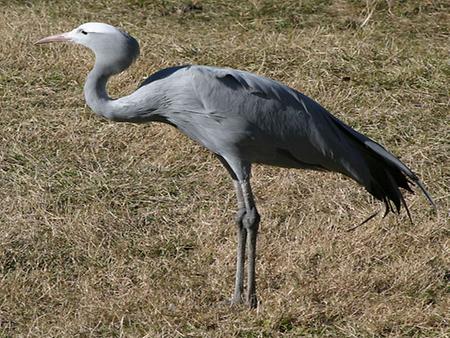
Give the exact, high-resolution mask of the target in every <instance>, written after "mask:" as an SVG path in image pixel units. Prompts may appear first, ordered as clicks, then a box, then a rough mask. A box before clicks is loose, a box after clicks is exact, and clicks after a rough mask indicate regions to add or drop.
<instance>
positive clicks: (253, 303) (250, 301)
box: [246, 294, 258, 309]
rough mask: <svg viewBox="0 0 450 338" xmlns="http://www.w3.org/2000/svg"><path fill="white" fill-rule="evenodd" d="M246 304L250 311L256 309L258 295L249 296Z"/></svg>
mask: <svg viewBox="0 0 450 338" xmlns="http://www.w3.org/2000/svg"><path fill="white" fill-rule="evenodd" d="M246 304H247V305H248V307H249V308H250V309H256V308H257V307H258V299H257V297H256V294H252V295H247V301H246Z"/></svg>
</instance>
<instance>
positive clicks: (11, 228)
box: [0, 0, 450, 338]
mask: <svg viewBox="0 0 450 338" xmlns="http://www.w3.org/2000/svg"><path fill="white" fill-rule="evenodd" d="M89 21H100V22H107V23H110V24H113V25H117V26H120V27H122V28H124V29H125V30H127V31H128V32H129V33H130V34H132V35H133V36H134V37H136V38H137V40H138V41H139V42H140V45H141V57H140V58H139V60H138V61H137V62H136V64H134V65H133V66H132V67H131V68H130V69H129V70H128V71H127V72H125V73H123V74H121V75H119V76H116V77H115V78H114V79H113V80H112V81H111V83H110V86H109V92H110V95H111V96H113V97H118V96H122V95H126V94H127V93H130V92H132V91H133V90H134V89H135V88H136V86H137V85H138V84H139V83H140V82H141V81H142V80H143V79H144V78H145V77H146V76H148V75H150V74H151V73H152V72H154V71H156V70H158V69H161V68H163V67H166V66H171V65H179V64H186V63H193V64H208V65H218V66H227V67H233V68H239V69H244V70H247V71H252V72H255V73H258V74H261V75H265V76H268V77H271V78H274V79H276V80H279V81H281V82H284V83H286V84H288V85H289V86H291V87H293V88H296V89H298V90H299V91H301V92H303V93H305V94H307V95H308V96H310V97H312V98H314V99H316V100H317V101H318V102H320V103H321V104H322V105H323V106H325V107H326V108H327V109H329V110H330V111H331V112H333V113H334V114H335V115H336V116H338V117H339V118H341V119H342V120H344V121H345V122H346V123H348V124H349V125H351V126H352V127H353V128H355V129H357V130H359V131H361V132H363V133H365V134H366V135H368V136H369V137H371V138H373V139H375V140H377V141H378V142H380V143H382V144H383V145H385V146H386V147H387V148H388V149H389V150H391V151H392V152H393V153H394V154H396V155H397V156H399V157H400V158H401V159H402V160H403V161H404V162H405V163H406V164H408V165H409V166H410V167H411V168H412V169H413V170H414V171H415V172H416V173H417V174H418V175H419V177H421V179H422V180H423V182H424V183H425V185H426V186H427V188H428V189H429V191H430V193H431V195H432V196H433V197H434V199H435V202H436V204H437V206H438V209H437V211H436V212H434V211H433V210H432V209H431V208H430V206H429V205H428V204H427V201H426V199H425V198H424V197H423V195H421V194H420V192H419V191H417V193H416V194H415V195H410V194H408V196H407V203H408V204H409V206H410V210H411V213H412V217H413V224H411V223H410V222H409V220H408V218H407V215H406V213H405V212H402V213H401V214H400V215H398V216H397V215H393V214H390V215H389V216H387V217H386V218H382V217H381V215H379V216H377V217H375V218H374V219H373V220H371V221H370V222H368V223H366V224H364V225H363V226H360V227H357V228H355V229H354V230H351V231H348V230H349V229H350V228H351V227H354V226H355V225H357V224H358V223H360V222H362V221H363V220H364V219H365V218H367V217H368V216H369V215H370V214H371V213H373V212H374V211H376V210H382V208H383V205H382V204H381V203H379V202H377V201H375V200H373V199H372V198H371V197H370V196H369V195H368V194H367V193H366V192H365V191H364V189H362V188H361V187H359V186H357V184H356V183H354V182H353V181H350V180H349V179H346V178H344V177H342V176H340V175H337V174H332V173H318V172H309V171H300V170H286V169H280V168H272V167H267V166H258V165H256V166H255V167H254V169H253V180H252V182H253V187H254V192H255V195H256V200H257V203H258V206H259V211H260V213H261V217H262V222H261V228H260V236H259V242H258V246H259V247H258V250H259V251H258V261H257V283H258V292H259V300H260V301H261V304H260V306H259V308H258V309H257V310H249V309H247V308H246V307H230V306H229V305H227V303H226V301H227V300H228V299H229V298H230V296H231V293H232V289H233V280H234V264H235V246H236V238H235V225H234V222H233V218H234V214H235V211H236V210H235V208H236V206H235V196H234V191H233V186H232V182H231V179H230V178H229V177H228V174H227V173H226V171H225V169H223V167H222V166H221V164H220V163H219V162H218V161H217V159H216V158H215V157H214V156H213V155H212V154H210V153H208V152H207V151H206V150H204V149H203V148H201V147H200V146H199V145H197V144H195V143H194V142H192V141H191V140H189V139H188V138H187V137H185V136H183V135H182V134H181V133H179V132H178V131H177V130H176V129H174V128H172V127H170V126H166V125H162V124H147V125H133V124H126V123H113V122H108V121H105V120H102V119H100V118H98V117H97V116H95V115H94V114H93V113H92V111H91V110H90V109H89V108H88V107H87V106H86V105H85V102H84V98H83V94H82V89H83V84H84V80H85V77H86V75H87V73H88V71H89V69H90V68H91V67H92V64H93V60H94V59H93V56H92V54H91V53H90V52H89V51H88V50H85V49H83V48H81V47H79V46H74V45H68V44H55V45H44V46H35V45H33V42H34V41H36V40H38V39H40V38H42V37H44V36H47V35H50V34H55V33H59V32H63V31H68V30H71V29H73V28H75V27H77V26H78V25H79V24H81V23H84V22H89ZM449 28H450V6H449V4H448V2H447V1H444V0H435V1H434V0H424V1H419V0H411V1H391V0H386V1H384V0H367V1H355V0H353V1H350V0H349V1H344V0H318V1H313V0H303V1H293V0H287V1H275V0H265V1H263V0H253V1H237V2H233V1H227V0H204V1H202V0H199V1H193V2H189V1H175V0H166V1H164V0H154V1H150V0H149V1H146V0H128V1H118V0H111V1H107V0H99V1H68V0H61V1H44V0H36V1H31V0H30V1H25V0H22V1H17V0H16V1H7V0H0V36H1V44H0V98H1V106H0V111H1V113H0V114H1V118H0V200H1V201H2V202H1V203H0V337H25V336H27V337H248V338H250V337H298V336H306V337H405V336H406V337H445V336H448V335H449V334H450V323H449V321H450V318H449V313H448V309H449V308H450V294H449V281H450V259H449V257H450V256H449V254H450V252H449V249H450V247H449V222H448V218H449V215H450V199H449V196H450V149H449V139H450V114H449V111H450V110H449V103H450V101H449V79H450V63H449V62H450V59H449V55H450V54H449V52H450V47H449V41H450V40H449V37H450V34H449V31H450V30H449Z"/></svg>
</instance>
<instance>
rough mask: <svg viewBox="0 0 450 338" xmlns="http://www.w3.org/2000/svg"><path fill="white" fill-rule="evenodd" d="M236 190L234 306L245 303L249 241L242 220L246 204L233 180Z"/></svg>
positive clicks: (237, 183) (240, 190)
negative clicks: (246, 252) (245, 276)
mask: <svg viewBox="0 0 450 338" xmlns="http://www.w3.org/2000/svg"><path fill="white" fill-rule="evenodd" d="M233 183H234V187H235V189H236V197H237V203H238V212H237V213H236V226H237V239H238V244H237V259H236V279H235V284H234V294H233V298H232V299H231V303H232V304H240V303H243V301H244V299H243V296H242V293H243V290H244V263H245V242H246V240H247V229H245V227H244V225H243V223H242V220H243V218H244V216H245V203H244V197H243V195H242V189H241V185H240V183H239V182H238V181H236V180H233Z"/></svg>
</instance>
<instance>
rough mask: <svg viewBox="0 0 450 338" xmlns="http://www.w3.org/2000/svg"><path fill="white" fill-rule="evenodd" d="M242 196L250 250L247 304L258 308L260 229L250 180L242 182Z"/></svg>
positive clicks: (244, 221) (244, 222) (244, 225)
mask: <svg viewBox="0 0 450 338" xmlns="http://www.w3.org/2000/svg"><path fill="white" fill-rule="evenodd" d="M241 188H242V195H243V198H244V205H245V217H244V218H243V220H242V223H243V227H244V228H245V229H246V231H247V249H248V257H247V258H248V266H247V294H246V302H247V304H248V305H249V306H250V307H251V308H256V307H257V305H258V300H257V297H256V267H255V261H256V239H257V235H258V229H259V220H260V217H259V214H258V211H257V210H256V205H255V201H254V199H253V194H252V189H251V186H250V181H249V180H244V181H242V182H241Z"/></svg>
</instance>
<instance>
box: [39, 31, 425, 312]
mask: <svg viewBox="0 0 450 338" xmlns="http://www.w3.org/2000/svg"><path fill="white" fill-rule="evenodd" d="M67 40H70V41H74V42H77V43H80V44H83V45H85V46H87V47H88V48H90V49H92V50H93V51H94V52H95V55H96V63H95V66H94V68H93V70H92V71H91V72H90V73H89V75H88V79H87V81H86V84H85V87H84V93H85V98H86V102H87V103H88V105H89V106H90V107H91V108H92V110H93V111H94V112H95V113H96V114H98V115H100V116H103V117H105V118H108V119H110V120H113V121H119V122H134V123H144V122H152V121H157V122H163V123H168V124H170V125H173V126H175V127H176V128H177V129H179V130H180V131H181V132H182V133H184V134H186V135H187V136H188V137H190V138H191V139H193V140H195V141H197V142H198V143H200V144H201V145H203V146H204V147H206V148H208V149H209V150H210V151H212V152H213V153H214V154H216V155H217V156H218V158H219V159H220V160H221V162H222V163H223V164H224V166H225V167H226V168H227V170H228V171H229V173H230V175H231V177H232V178H233V180H234V185H235V188H236V193H237V199H238V213H237V219H236V222H237V225H238V259H237V271H236V284H235V292H234V296H233V302H235V303H238V302H241V301H242V300H243V298H242V290H243V267H244V253H245V243H247V245H248V260H249V266H248V287H247V296H246V301H247V302H248V303H249V305H251V306H256V292H255V290H256V289H255V266H254V262H255V253H256V234H257V231H258V225H259V214H258V212H257V211H256V206H255V202H254V200H253V195H252V192H251V187H250V181H249V180H250V171H251V164H252V163H262V164H268V165H274V166H280V167H287V168H301V169H313V170H326V171H334V172H339V173H342V174H344V175H346V176H348V177H350V178H352V179H354V180H355V181H356V182H358V183H359V184H361V185H362V186H364V187H365V188H366V189H367V191H368V192H369V193H371V194H372V195H373V196H374V197H375V198H377V199H379V200H382V201H384V203H385V205H386V210H387V211H389V210H394V209H393V208H392V207H391V202H393V203H394V205H395V207H396V211H397V212H398V211H399V210H400V208H401V204H402V203H403V205H404V206H405V207H406V203H405V202H404V200H403V196H402V193H401V191H400V190H399V188H405V189H407V190H409V191H411V190H410V187H409V184H410V183H411V182H412V183H413V184H417V185H418V186H419V187H420V188H421V189H422V191H423V192H424V193H425V195H426V196H427V198H428V199H429V200H430V202H431V203H432V201H431V198H430V197H429V195H428V193H427V192H426V190H425V189H424V187H423V185H422V184H421V182H420V180H419V179H418V178H417V176H416V175H415V174H414V173H413V172H412V171H411V170H410V169H409V168H408V167H407V166H406V165H404V164H403V163H402V162H401V161H399V160H398V159H397V158H396V157H395V156H393V155H392V154H390V153H389V152H388V151H387V150H385V149H384V148H383V147H382V146H380V145H379V144H378V143H376V142H374V141H372V140H370V139H369V138H367V137H366V136H364V135H362V134H360V133H358V132H357V131H355V130H353V129H352V128H350V127H349V126H347V125H346V124H344V123H343V122H341V121H340V120H338V119H337V118H335V117H334V116H332V115H331V114H330V113H329V112H328V111H327V110H326V109H324V108H323V107H322V106H320V105H319V104H318V103H317V102H315V101H314V100H312V99H310V98H309V97H307V96H305V95H303V94H301V93H299V92H298V91H296V90H294V89H292V88H290V87H288V86H286V85H284V84H281V83H279V82H276V81H274V80H271V79H268V78H265V77H262V76H258V75H255V74H252V73H249V72H245V71H240V70H235V69H229V68H217V67H209V66H196V65H186V66H178V67H172V68H167V69H164V70H161V71H159V72H156V73H155V74H153V75H152V76H150V77H149V78H148V79H147V80H145V81H144V82H143V83H142V84H141V85H140V86H139V88H138V89H137V90H136V91H135V92H133V93H132V94H130V95H128V96H125V97H122V98H118V99H111V98H110V97H109V96H108V94H107V92H106V84H107V81H108V78H109V77H110V76H112V75H114V74H117V73H119V72H121V71H123V70H124V69H126V68H127V67H128V66H129V65H130V64H131V63H132V62H133V60H134V59H135V58H136V57H137V56H138V54H139V46H138V44H137V42H136V40H134V39H133V38H132V37H130V36H129V35H128V34H126V33H124V32H123V31H120V30H118V29H116V28H114V27H112V26H109V25H105V24H99V23H88V24H85V25H82V26H80V27H79V28H77V29H75V30H73V31H71V32H69V33H64V34H62V35H57V36H52V37H48V38H44V39H42V40H40V41H38V43H44V42H51V41H67Z"/></svg>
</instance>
